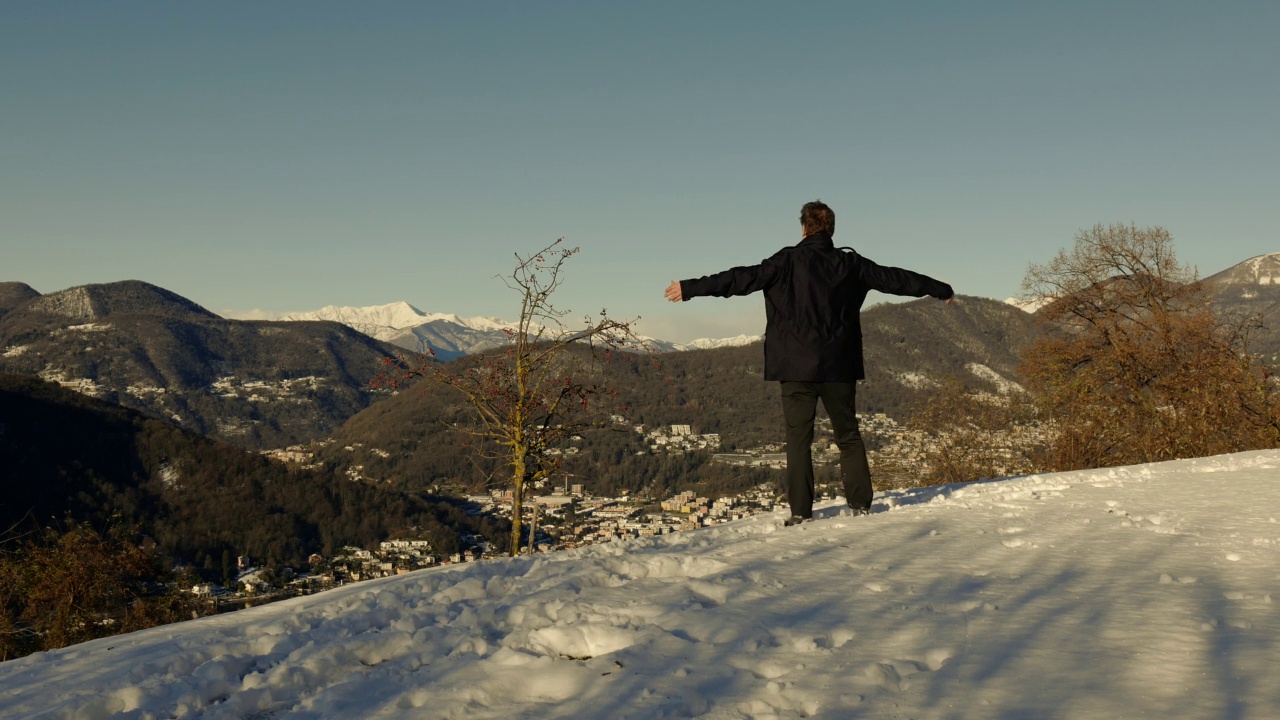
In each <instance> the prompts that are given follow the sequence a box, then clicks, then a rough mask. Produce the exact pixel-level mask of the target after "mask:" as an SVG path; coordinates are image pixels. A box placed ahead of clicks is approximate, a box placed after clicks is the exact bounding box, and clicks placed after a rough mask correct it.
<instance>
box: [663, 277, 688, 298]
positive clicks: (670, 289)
mask: <svg viewBox="0 0 1280 720" xmlns="http://www.w3.org/2000/svg"><path fill="white" fill-rule="evenodd" d="M663 294H664V295H666V296H667V299H668V300H670V301H671V302H680V301H681V300H684V294H683V293H681V292H680V283H679V281H675V282H672V283H671V284H670V285H668V286H667V291H666V292H665V293H663Z"/></svg>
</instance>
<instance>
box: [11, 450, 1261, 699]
mask: <svg viewBox="0 0 1280 720" xmlns="http://www.w3.org/2000/svg"><path fill="white" fill-rule="evenodd" d="M1277 468H1280V451H1276V450H1265V451H1260V452H1249V453H1237V454H1235V455H1222V456H1217V457H1210V458H1199V459H1195V460H1179V461H1174V462H1167V463H1159V464H1152V465H1137V466H1130V467H1118V468H1103V469H1099V470H1086V471H1081V472H1070V473H1056V474H1048V475H1034V476H1028V477H1020V478H1009V479H1005V480H998V481H994V482H978V483H969V484H965V485H948V486H942V487H930V488H918V489H914V490H905V491H890V492H886V493H882V494H880V495H879V496H878V497H877V500H876V504H875V505H874V508H873V509H874V510H875V512H874V513H873V514H871V515H870V516H866V517H858V518H851V517H844V516H840V515H839V514H838V512H837V511H838V509H839V508H838V506H839V505H843V504H844V503H843V500H838V501H836V502H828V503H824V506H822V507H820V508H818V512H817V513H815V519H814V520H813V521H812V522H808V523H804V524H802V525H798V526H795V527H790V528H784V527H783V525H782V521H783V517H785V515H784V514H783V513H782V512H780V511H779V512H776V513H767V514H762V515H756V516H754V517H750V518H745V519H742V520H737V521H733V522H728V523H725V524H722V525H716V526H714V527H709V528H703V529H699V530H689V531H683V532H677V533H669V534H665V535H660V536H648V537H640V538H635V539H631V540H625V541H621V542H607V543H601V544H597V545H592V546H589V547H583V548H578V549H575V550H566V551H560V552H552V553H543V554H539V555H537V556H534V557H527V556H526V557H520V558H505V559H495V560H483V561H480V562H471V563H463V564H455V565H449V566H444V567H437V568H430V569H426V570H419V571H416V572H411V573H408V574H406V575H399V576H392V577H388V578H383V579H378V580H369V581H366V582H359V583H351V584H347V585H345V586H343V587H340V588H336V589H334V590H329V591H326V592H322V593H317V594H315V595H310V596H306V597H299V598H293V599H290V600H283V601H280V602H277V603H272V604H268V605H262V606H259V607H256V608H251V609H247V610H239V611H236V612H232V613H224V614H221V615H215V616H211V617H205V618H201V619H199V620H191V621H189V622H183V623H178V624H175V625H165V626H161V627H156V628H151V629H149V630H141V631H138V632H135V633H130V634H127V635H117V636H115V637H107V638H102V639H99V640H94V641H91V642H87V643H82V644H79V645H73V646H71V647H68V648H63V649H60V650H52V651H49V652H42V653H36V654H33V655H29V656H27V657H24V658H19V659H16V660H10V661H8V662H4V663H0V714H3V715H4V716H5V717H23V718H31V719H32V720H55V719H60V718H76V719H77V720H107V719H108V718H127V719H135V718H136V719H138V720H145V719H148V718H203V719H206V720H222V719H224V718H226V719H230V718H237V719H238V718H278V719H279V720H329V719H330V718H333V719H335V720H348V719H349V718H378V719H382V720H390V719H395V718H425V717H429V718H435V719H439V720H534V719H536V720H548V719H550V718H572V719H575V720H581V719H582V718H610V719H611V720H657V719H658V718H702V719H703V720H784V719H786V720H793V719H795V718H824V719H827V720H833V719H844V718H860V719H862V720H888V719H889V718H895V719H900V718H907V717H909V718H937V719H939V720H960V719H962V718H1000V719H1004V720H1009V719H1012V718H1019V719H1021V718H1071V719H1072V720H1114V719H1115V718H1139V717H1143V718H1178V719H1179V720H1222V719H1223V718H1231V719H1233V720H1274V718H1276V717H1280V685H1277V683H1276V681H1275V658H1276V654H1277V652H1278V651H1280V647H1278V645H1280V614H1278V613H1277V612H1276V605H1275V598H1276V596H1277V592H1278V591H1280V587H1278V585H1280V575H1278V574H1277V571H1278V570H1280V560H1278V559H1277V558H1278V556H1277V554H1276V546H1277V544H1280V524H1277V519H1276V508H1277V507H1280V484H1277V483H1276V482H1275V474H1276V470H1277Z"/></svg>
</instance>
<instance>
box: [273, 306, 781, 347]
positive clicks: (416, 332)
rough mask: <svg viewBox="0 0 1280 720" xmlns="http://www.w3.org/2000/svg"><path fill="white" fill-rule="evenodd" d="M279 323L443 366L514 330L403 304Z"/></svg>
mask: <svg viewBox="0 0 1280 720" xmlns="http://www.w3.org/2000/svg"><path fill="white" fill-rule="evenodd" d="M280 319H281V320H329V321H332V322H338V323H342V324H343V325H346V326H348V327H351V328H354V329H356V330H359V331H360V332H362V333H364V334H366V335H369V336H370V337H374V338H377V339H379V340H382V341H385V342H388V343H391V344H392V345H396V346H398V347H402V348H405V349H406V350H409V351H412V352H415V353H426V352H427V351H428V349H430V350H432V351H434V352H435V357H436V358H437V359H439V360H444V361H448V360H453V359H455V358H458V357H461V356H463V355H470V354H472V353H477V352H483V351H485V350H489V349H491V348H495V347H499V346H501V345H504V344H506V343H507V342H508V341H509V340H510V336H509V335H507V333H506V331H508V330H512V329H515V327H516V324H515V323H514V322H508V321H506V320H501V319H498V318H490V317H460V316H458V315H455V314H452V313H425V312H423V311H421V310H419V309H418V308H416V307H414V306H412V305H410V304H409V303H407V302H404V301H403V300H401V301H399V302H393V303H389V304H387V305H374V306H370V307H350V306H339V305H326V306H325V307H323V308H320V309H319V310H313V311H310V312H296V313H285V314H283V315H281V316H280ZM644 340H645V341H646V343H647V344H648V345H649V347H650V348H651V349H653V350H655V351H657V352H677V351H683V350H707V349H710V348H718V347H737V346H740V345H750V344H751V343H754V342H758V341H759V340H760V336H759V335H738V336H737V337H731V338H700V339H697V340H694V341H692V342H688V343H674V342H669V341H666V340H658V339H656V338H644Z"/></svg>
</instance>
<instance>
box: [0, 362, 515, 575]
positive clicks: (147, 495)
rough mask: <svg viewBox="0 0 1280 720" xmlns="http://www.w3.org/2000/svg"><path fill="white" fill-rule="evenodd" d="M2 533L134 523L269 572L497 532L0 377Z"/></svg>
mask: <svg viewBox="0 0 1280 720" xmlns="http://www.w3.org/2000/svg"><path fill="white" fill-rule="evenodd" d="M0 477H2V479H3V485H4V488H5V492H4V495H3V497H2V498H0V528H3V529H6V530H10V531H22V530H25V529H27V528H30V527H38V526H42V525H45V524H49V523H53V524H55V525H57V524H62V523H65V522H67V521H70V522H71V523H75V522H81V521H87V522H90V523H91V524H93V525H95V526H97V527H99V528H102V527H105V526H106V525H107V524H109V523H110V522H115V523H125V524H126V525H136V526H137V527H138V528H139V529H140V530H141V531H142V532H143V533H145V534H147V535H149V536H151V537H152V538H154V539H155V540H156V541H157V542H158V543H159V544H160V546H161V547H162V548H163V549H164V550H165V551H167V553H168V554H169V555H170V556H171V557H173V558H174V559H175V560H176V561H178V562H182V563H188V564H191V565H193V566H194V567H195V568H196V569H197V570H198V571H205V572H215V571H217V570H218V569H220V568H221V558H222V553H223V552H224V551H226V552H229V553H231V556H232V557H235V556H236V555H249V556H251V557H253V558H255V559H256V560H257V561H258V562H262V563H265V564H268V565H273V566H276V567H280V566H285V565H290V566H292V567H295V568H299V567H304V566H305V563H306V559H307V556H308V555H309V554H311V553H315V552H319V553H323V554H326V555H327V554H330V553H332V552H333V551H334V550H336V549H339V548H341V547H342V546H344V545H348V544H351V545H358V546H370V545H372V544H375V543H376V542H378V541H379V540H382V539H385V538H386V536H387V535H388V533H390V532H392V531H397V530H409V529H411V528H415V527H416V528H419V534H421V535H424V536H425V537H426V538H428V539H431V540H432V542H433V545H434V546H435V547H436V548H437V549H438V550H439V551H451V550H454V549H456V548H457V547H458V546H459V544H460V543H459V538H458V535H459V533H460V532H461V533H466V534H473V533H475V534H489V535H492V536H493V537H494V538H495V540H496V541H499V542H501V538H502V537H504V536H503V535H502V531H501V530H500V528H497V527H490V525H489V522H488V521H486V520H483V519H480V518H475V517H472V516H470V515H468V514H467V513H466V512H465V511H464V509H463V508H462V507H460V506H459V505H458V504H457V503H454V502H446V501H441V500H436V499H432V498H427V497H424V496H421V495H408V494H404V493H399V492H394V491H390V490H386V489H383V488H376V487H372V486H369V485H365V484H361V483H353V482H350V481H349V480H346V479H345V478H339V477H338V476H336V475H334V474H333V473H332V472H328V471H325V470H323V469H315V470H296V471H295V470H290V469H288V468H286V467H285V466H284V465H282V464H280V463H277V462H275V461H272V460H268V459H267V458H265V457H263V456H261V455H258V454H256V453H248V452H245V451H243V450H241V449H239V448H236V447H233V446H231V445H228V444H226V443H223V442H219V441H215V440H211V439H208V438H204V437H201V436H199V435H196V434H194V433H191V432H189V431H185V430H182V429H180V428H177V427H175V426H173V425H172V424H170V423H167V422H164V421H161V420H157V419H155V418H151V417H148V416H146V415H143V414H141V413H139V412H137V411H134V410H129V409H127V408H122V407H119V406H117V405H113V404H110V403H107V402H103V401H100V400H95V399H93V398H90V397H86V396H84V395H82V394H79V393H75V392H71V391H69V390H66V389H64V388H61V387H59V386H58V385H56V384H53V383H47V382H43V381H41V380H39V379H36V378H31V377H24V376H18V375H0Z"/></svg>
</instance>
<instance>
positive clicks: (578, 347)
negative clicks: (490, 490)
mask: <svg viewBox="0 0 1280 720" xmlns="http://www.w3.org/2000/svg"><path fill="white" fill-rule="evenodd" d="M578 252H579V248H576V247H574V248H568V247H565V246H564V245H563V239H561V240H556V241H555V242H554V243H552V244H551V245H549V246H547V247H545V248H543V249H542V250H539V251H538V252H536V253H533V254H531V255H528V256H521V255H520V254H519V253H517V254H516V256H515V259H516V264H515V268H514V270H513V271H512V272H511V274H510V275H506V276H503V278H502V279H503V281H504V282H505V283H506V285H507V287H509V288H510V289H511V290H513V291H515V292H516V294H517V295H519V297H520V315H519V319H518V320H517V321H516V323H515V327H514V328H511V329H508V330H506V331H505V332H506V333H507V335H508V336H509V337H510V339H511V344H510V345H507V346H505V347H502V348H499V349H496V350H493V351H490V352H485V353H481V354H477V355H473V356H469V357H466V358H463V359H461V360H456V361H454V362H451V363H439V362H436V361H435V359H434V357H433V353H429V354H428V355H426V356H423V357H420V358H418V359H417V360H415V361H406V360H405V359H404V358H400V359H399V360H398V361H390V362H393V363H396V362H398V367H397V368H396V370H394V371H392V373H391V374H390V375H389V376H388V375H387V374H384V376H383V377H382V378H381V380H380V384H388V385H391V386H398V385H399V384H400V383H403V382H406V381H413V380H414V379H425V380H426V381H429V382H432V383H435V384H437V385H442V386H446V387H448V388H451V389H453V390H454V391H456V392H457V393H458V394H459V396H460V398H461V400H462V405H463V406H464V408H465V409H466V410H467V414H468V415H469V416H470V419H471V421H472V422H471V423H470V424H462V423H460V424H459V425H458V426H457V428H456V429H457V430H458V431H460V432H462V433H466V434H468V435H470V436H472V438H473V441H472V442H470V443H468V445H469V447H470V448H471V449H472V450H473V451H474V452H475V453H476V454H477V455H479V456H480V457H481V458H483V459H487V460H490V461H498V462H499V463H501V465H502V466H505V467H506V468H507V469H508V470H509V473H510V474H509V475H508V476H507V481H508V483H509V485H510V487H511V491H512V500H513V507H512V528H511V548H510V551H511V554H512V555H515V554H517V553H519V552H520V540H521V534H522V512H523V508H524V501H525V497H526V493H527V492H528V491H529V490H530V489H531V488H532V487H533V486H534V485H535V484H536V483H538V482H539V481H541V480H544V479H547V478H549V477H551V476H552V475H553V474H554V473H555V472H556V471H557V470H558V469H559V467H560V464H561V460H562V458H563V455H562V454H560V451H561V450H563V449H564V448H566V447H567V446H568V445H569V444H570V441H571V440H572V438H574V437H575V436H576V435H578V434H579V433H581V432H584V431H587V430H591V429H596V428H608V427H615V426H620V425H621V423H620V420H621V419H622V418H621V414H622V413H625V411H626V407H625V405H623V404H622V402H621V400H620V396H619V392H618V390H617V389H616V388H613V387H611V386H610V385H608V384H607V383H606V382H605V379H604V374H603V372H602V368H601V366H602V365H603V364H606V363H609V362H611V361H612V356H613V354H614V353H615V352H618V351H626V350H637V349H640V348H641V347H642V346H643V342H642V341H641V339H640V338H639V336H637V335H636V334H635V332H634V330H633V325H634V323H635V320H636V319H632V320H626V321H622V320H615V319H613V318H611V317H609V314H608V312H607V311H605V310H600V311H599V313H598V314H597V315H595V316H594V317H585V318H583V319H582V320H581V321H580V322H578V323H570V322H568V320H567V318H568V317H569V314H570V311H568V310H560V309H558V308H556V307H555V305H554V304H553V302H552V299H553V298H552V296H553V295H554V294H555V292H556V290H557V289H559V288H560V285H561V283H562V282H563V271H564V266H565V263H566V261H567V260H568V259H569V258H571V257H573V256H574V255H576V254H577V253H578ZM637 319H638V318H637ZM536 530H537V528H536V527H534V528H531V529H530V535H532V533H533V532H536ZM531 545H532V543H531Z"/></svg>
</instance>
